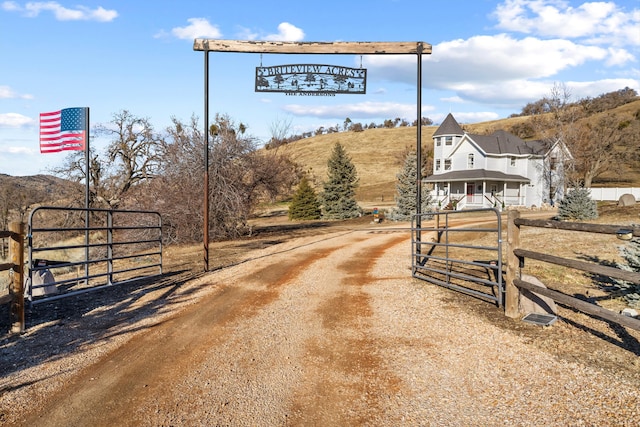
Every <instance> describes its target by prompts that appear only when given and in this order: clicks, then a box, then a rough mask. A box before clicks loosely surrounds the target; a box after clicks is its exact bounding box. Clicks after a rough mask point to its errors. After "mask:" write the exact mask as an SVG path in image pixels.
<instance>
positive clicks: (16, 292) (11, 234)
mask: <svg viewBox="0 0 640 427" xmlns="http://www.w3.org/2000/svg"><path fill="white" fill-rule="evenodd" d="M24 237H25V236H24V224H23V223H21V222H12V223H10V224H9V230H0V238H3V239H6V238H8V239H10V241H9V260H10V262H9V263H4V264H0V271H7V270H9V271H10V272H11V283H10V284H9V294H8V296H2V297H0V300H1V301H0V303H5V302H7V301H4V299H8V300H9V302H10V304H11V310H10V316H11V319H10V321H11V333H22V332H24V329H25V321H24Z"/></svg>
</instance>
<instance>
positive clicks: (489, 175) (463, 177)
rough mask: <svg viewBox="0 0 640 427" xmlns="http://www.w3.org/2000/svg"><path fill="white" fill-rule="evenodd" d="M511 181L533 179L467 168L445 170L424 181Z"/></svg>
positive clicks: (528, 180)
mask: <svg viewBox="0 0 640 427" xmlns="http://www.w3.org/2000/svg"><path fill="white" fill-rule="evenodd" d="M474 180H483V181H511V182H524V183H527V184H528V183H530V182H531V180H530V179H529V178H527V177H524V176H521V175H509V174H506V173H504V172H499V171H492V170H486V169H466V170H461V171H451V172H445V173H441V174H438V175H431V176H428V177H426V178H424V179H423V180H422V181H423V182H444V181H450V182H455V181H458V182H460V181H474Z"/></svg>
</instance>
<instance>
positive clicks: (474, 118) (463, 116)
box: [430, 111, 500, 124]
mask: <svg viewBox="0 0 640 427" xmlns="http://www.w3.org/2000/svg"><path fill="white" fill-rule="evenodd" d="M451 114H453V116H454V117H455V118H456V121H457V122H459V123H460V124H465V123H479V122H488V121H490V120H497V119H499V118H500V116H499V115H498V114H496V113H494V112H493V111H475V112H471V113H470V112H453V113H451ZM445 117H446V115H445V114H441V115H436V116H434V117H430V118H431V119H432V120H433V122H434V123H441V122H442V121H443V120H444V118H445Z"/></svg>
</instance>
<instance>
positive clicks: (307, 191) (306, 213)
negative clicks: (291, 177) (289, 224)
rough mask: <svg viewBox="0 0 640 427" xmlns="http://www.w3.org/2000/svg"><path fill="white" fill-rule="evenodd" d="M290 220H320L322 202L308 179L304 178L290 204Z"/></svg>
mask: <svg viewBox="0 0 640 427" xmlns="http://www.w3.org/2000/svg"><path fill="white" fill-rule="evenodd" d="M289 219H303V220H304V219H320V202H319V201H318V198H317V197H316V192H315V190H314V189H313V187H312V186H311V185H310V184H309V180H308V179H307V177H303V178H302V180H301V181H300V184H299V185H298V190H297V191H296V193H295V194H294V195H293V200H291V203H290V204H289Z"/></svg>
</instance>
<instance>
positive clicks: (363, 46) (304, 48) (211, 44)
mask: <svg viewBox="0 0 640 427" xmlns="http://www.w3.org/2000/svg"><path fill="white" fill-rule="evenodd" d="M193 50H201V51H209V52H240V53H294V54H303V53H308V54H336V55H369V54H376V55H379V54H388V55H399V54H410V53H414V54H417V53H423V54H430V53H431V45H430V44H428V43H424V42H268V41H248V40H217V39H195V40H194V41H193Z"/></svg>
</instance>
